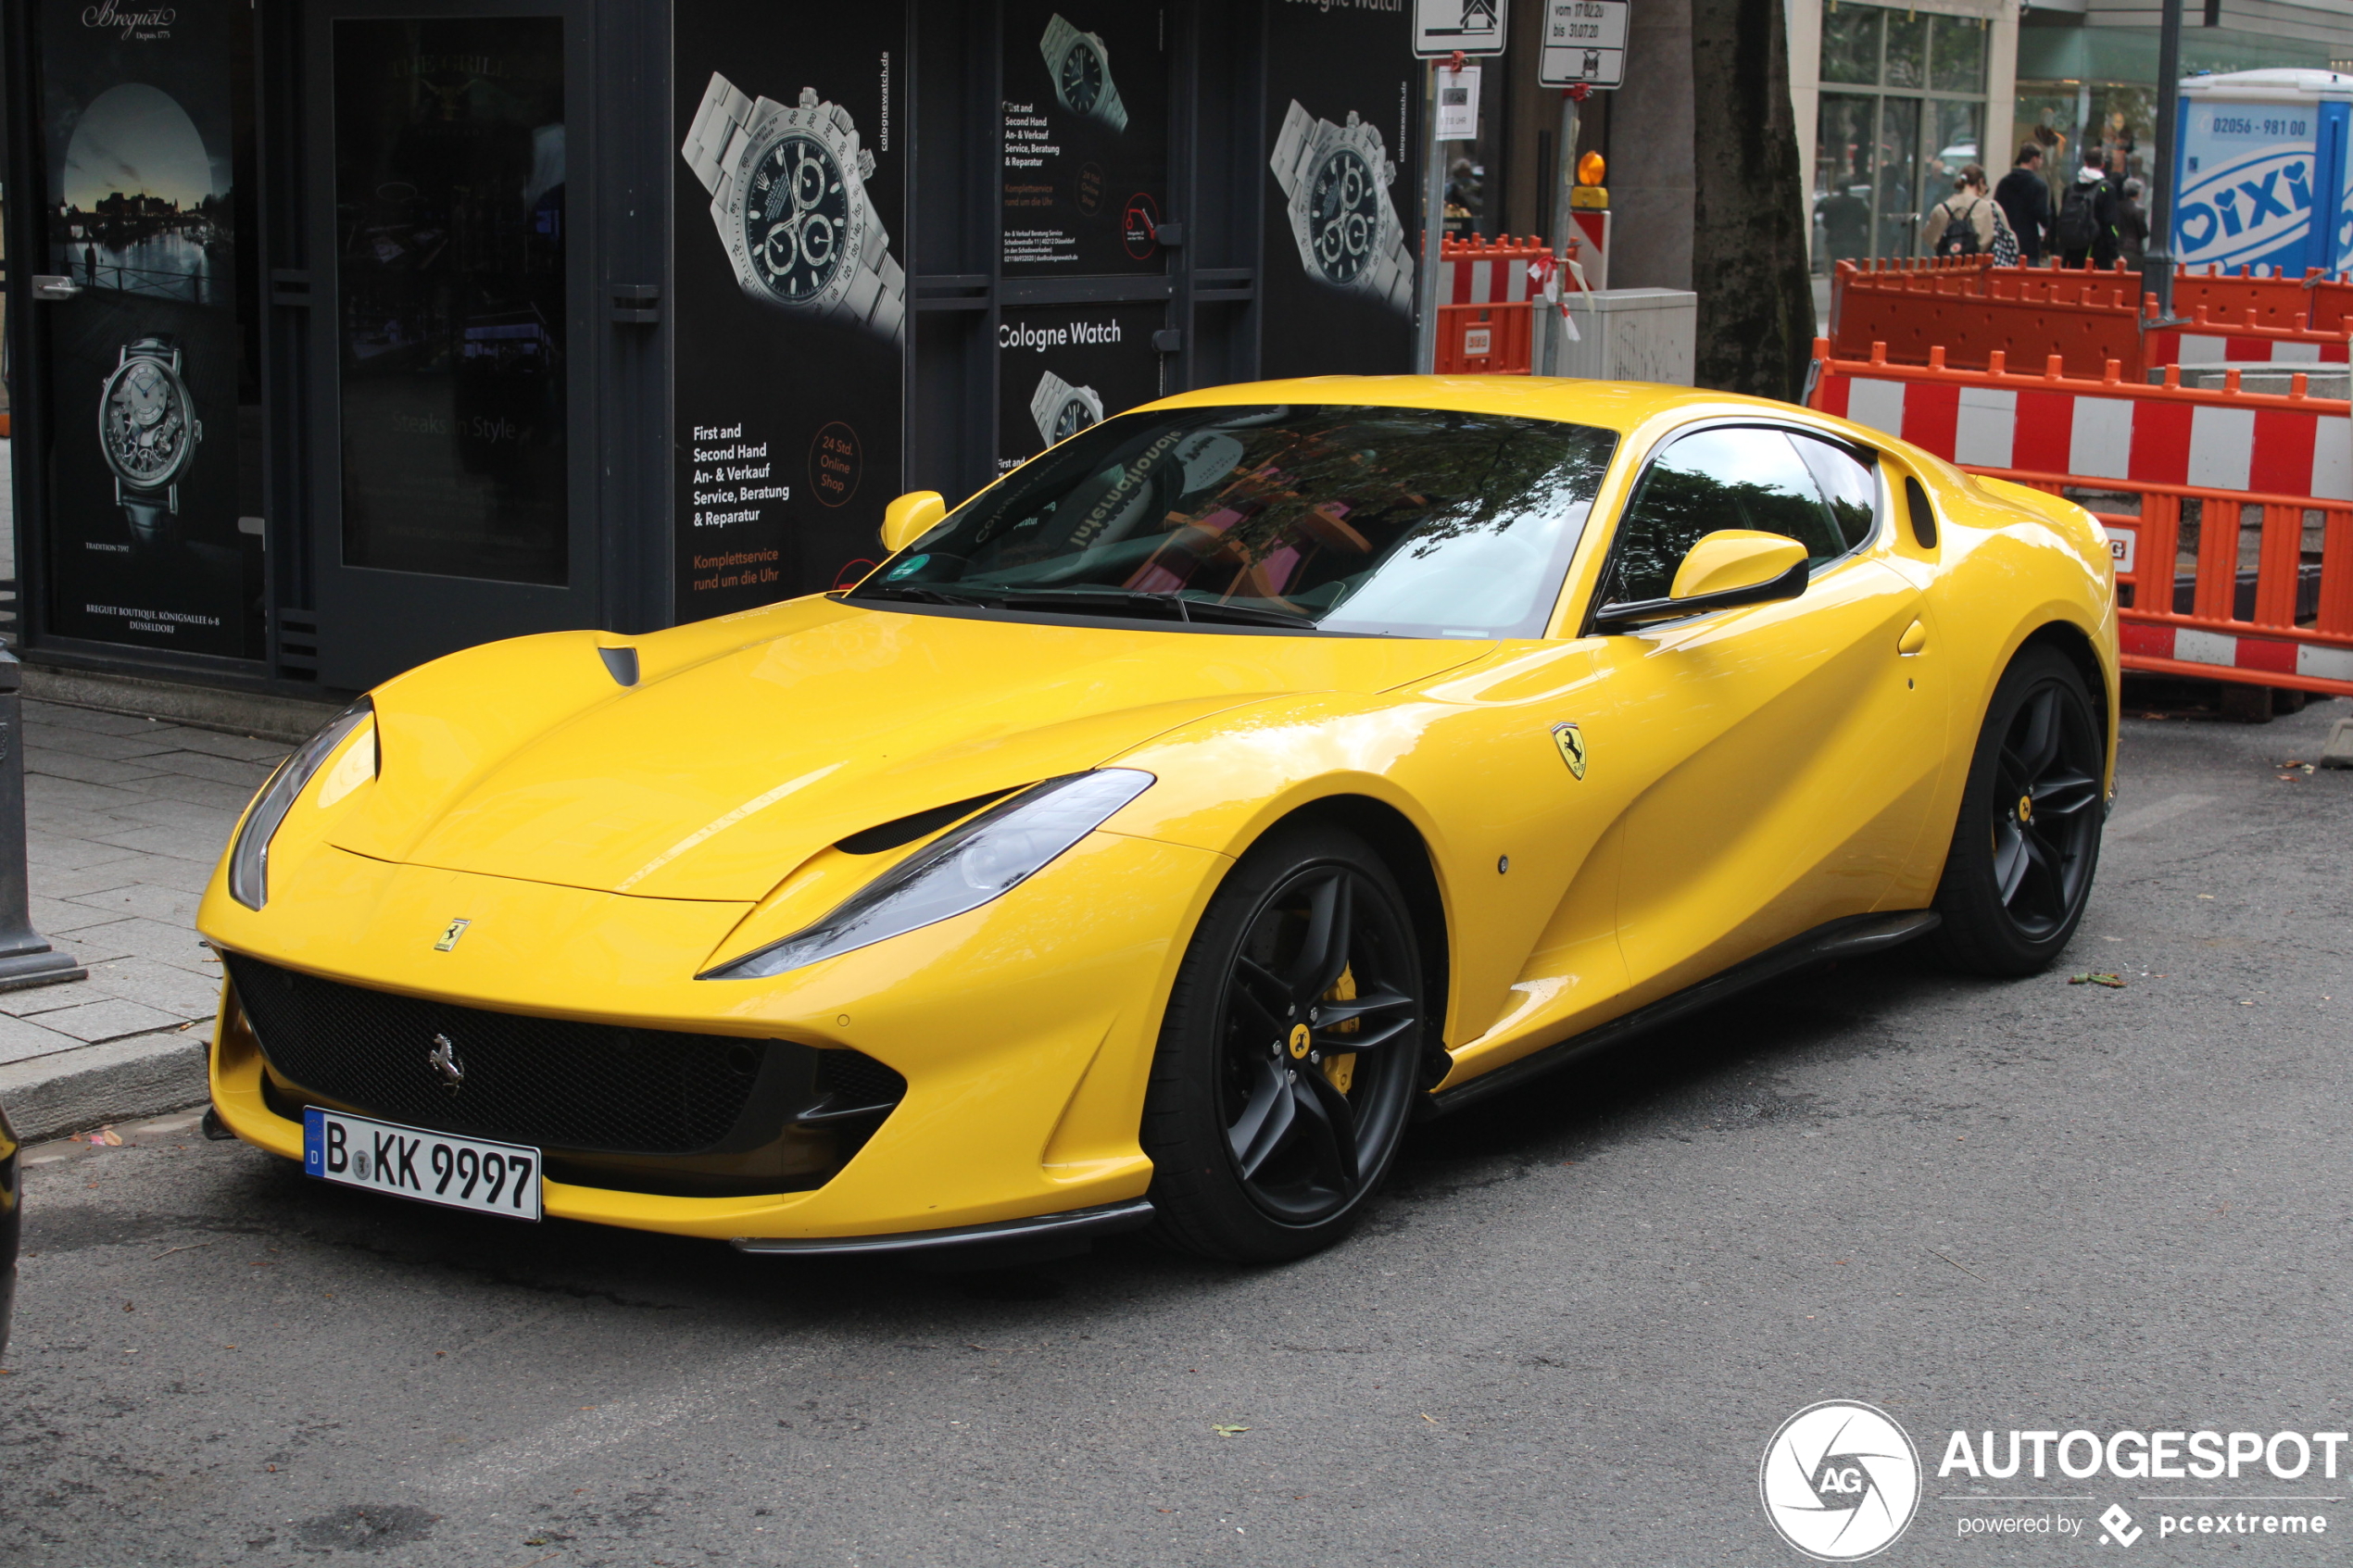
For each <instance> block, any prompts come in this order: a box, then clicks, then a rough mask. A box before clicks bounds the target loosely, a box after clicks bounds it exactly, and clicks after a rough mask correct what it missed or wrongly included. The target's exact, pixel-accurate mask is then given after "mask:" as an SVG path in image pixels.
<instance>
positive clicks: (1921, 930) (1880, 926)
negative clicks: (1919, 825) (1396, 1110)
mask: <svg viewBox="0 0 2353 1568" xmlns="http://www.w3.org/2000/svg"><path fill="white" fill-rule="evenodd" d="M1943 923H1944V916H1942V915H1940V914H1938V913H1936V911H1935V910H1933V909H1909V910H1905V911H1902V912H1900V913H1895V914H1870V915H1849V916H1847V917H1846V918H1844V919H1843V920H1834V921H1831V922H1827V923H1825V924H1822V925H1818V926H1816V927H1815V928H1814V929H1813V930H1811V931H1808V932H1806V933H1803V934H1802V935H1796V936H1793V937H1791V938H1790V939H1789V940H1788V941H1786V942H1783V943H1781V944H1780V946H1779V947H1768V948H1766V949H1765V951H1763V952H1761V953H1759V954H1757V955H1756V956H1755V958H1753V959H1744V960H1742V961H1741V962H1739V963H1737V964H1734V965H1733V966H1732V967H1731V968H1730V969H1728V970H1726V971H1724V972H1722V973H1721V974H1713V975H1710V976H1708V978H1706V979H1705V980H1703V981H1701V982H1700V983H1699V984H1698V985H1692V986H1689V987H1686V988H1685V989H1683V990H1680V991H1678V992H1676V993H1675V994H1674V995H1673V996H1671V997H1660V998H1659V999H1658V1000H1657V1001H1655V1002H1653V1003H1651V1004H1650V1005H1649V1006H1648V1007H1642V1008H1636V1009H1635V1010H1633V1011H1632V1012H1629V1013H1628V1014H1627V1015H1626V1016H1625V1017H1623V1018H1614V1019H1612V1020H1610V1021H1609V1022H1607V1023H1604V1024H1602V1025H1601V1026H1600V1027H1598V1028H1594V1029H1588V1030H1587V1031H1586V1032H1585V1033H1583V1034H1582V1035H1570V1036H1569V1037H1568V1038H1567V1039H1566V1040H1563V1041H1561V1042H1560V1043H1559V1044H1557V1045H1552V1046H1546V1047H1544V1048H1543V1049H1541V1050H1540V1051H1536V1052H1534V1053H1532V1054H1530V1055H1528V1056H1524V1057H1521V1058H1520V1059H1519V1060H1516V1061H1511V1062H1506V1063H1504V1065H1503V1066H1501V1067H1498V1068H1497V1069H1495V1070H1494V1071H1493V1072H1492V1073H1481V1074H1480V1075H1479V1076H1478V1077H1476V1078H1473V1079H1472V1080H1471V1081H1470V1082H1469V1083H1467V1084H1462V1085H1457V1086H1455V1087H1453V1088H1451V1089H1448V1090H1446V1091H1445V1092H1443V1093H1442V1094H1435V1095H1431V1096H1429V1097H1428V1098H1426V1099H1425V1100H1424V1101H1423V1102H1422V1104H1421V1107H1420V1116H1421V1119H1422V1120H1424V1121H1428V1119H1430V1118H1431V1117H1435V1116H1444V1115H1446V1114H1448V1113H1449V1112H1452V1111H1456V1110H1461V1109H1463V1107H1465V1106H1466V1105H1477V1104H1478V1103H1479V1102H1480V1101H1481V1100H1484V1099H1486V1098H1488V1097H1489V1096H1491V1095H1497V1094H1502V1093H1504V1092H1505V1091H1506V1090H1510V1089H1514V1088H1517V1087H1518V1086H1519V1085H1522V1084H1525V1083H1527V1082H1528V1081H1529V1080H1530V1079H1532V1078H1541V1077H1542V1076H1544V1074H1546V1073H1554V1072H1557V1071H1559V1070H1560V1069H1561V1068H1564V1067H1567V1066H1568V1065H1569V1064H1570V1063H1572V1062H1575V1061H1579V1060H1582V1059H1584V1058H1585V1057H1588V1056H1591V1055H1592V1054H1594V1053H1595V1052H1597V1051H1603V1050H1606V1049H1608V1048H1609V1047H1612V1046H1615V1045H1617V1044H1618V1043H1619V1042H1621V1041H1623V1040H1627V1039H1630V1038H1632V1037H1633V1036H1634V1035H1641V1034H1643V1033H1645V1032H1647V1031H1649V1030H1653V1029H1656V1028H1658V1027H1659V1026H1660V1025H1662V1024H1666V1023H1672V1022H1675V1020H1677V1019H1679V1018H1683V1017H1687V1016H1688V1015H1690V1014H1692V1013H1695V1012H1698V1011H1700V1010H1703V1009H1705V1008H1711V1007H1714V1006H1715V1005H1716V1004H1717V1003H1718V1002H1721V1001H1724V1000H1727V999H1728V998H1730V997H1736V996H1738V995H1740V993H1742V992H1743V991H1746V990H1749V989H1750V988H1752V987H1754V986H1757V985H1764V984H1765V983H1766V982H1767V981H1768V980H1778V979H1780V977H1781V976H1782V975H1784V974H1788V973H1791V972H1793V971H1796V970H1801V969H1806V968H1807V967H1809V966H1811V965H1814V964H1818V963H1828V962H1831V960H1837V959H1855V958H1861V957H1862V956H1863V955H1864V954H1866V953H1876V952H1881V951H1883V950H1884V949H1886V948H1889V947H1901V946H1902V945H1903V944H1905V943H1906V942H1909V941H1910V940H1912V938H1914V937H1915V936H1924V935H1927V934H1928V933H1930V932H1931V931H1933V930H1935V929H1936V928H1937V927H1938V926H1939V925H1941V924H1943Z"/></svg>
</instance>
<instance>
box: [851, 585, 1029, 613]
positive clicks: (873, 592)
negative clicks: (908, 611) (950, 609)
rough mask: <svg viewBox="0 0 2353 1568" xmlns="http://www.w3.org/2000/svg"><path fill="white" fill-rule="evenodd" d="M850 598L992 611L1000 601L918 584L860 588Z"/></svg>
mask: <svg viewBox="0 0 2353 1568" xmlns="http://www.w3.org/2000/svg"><path fill="white" fill-rule="evenodd" d="M851 597H852V598H860V599H865V598H875V599H912V600H914V601H915V602H916V603H918V604H927V605H961V606H963V608H967V609H994V608H997V606H998V604H999V603H1000V601H999V600H998V599H995V598H986V599H984V598H976V597H975V596H972V595H970V594H950V593H948V592H946V591H944V590H942V589H938V588H926V587H925V586H924V585H923V584H922V583H875V585H874V586H873V587H871V588H861V589H859V590H858V591H857V593H855V594H853V595H851Z"/></svg>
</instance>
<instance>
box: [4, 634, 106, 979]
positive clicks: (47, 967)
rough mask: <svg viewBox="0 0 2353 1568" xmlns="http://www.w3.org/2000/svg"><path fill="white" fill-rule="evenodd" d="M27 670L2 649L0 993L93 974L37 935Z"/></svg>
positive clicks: (88, 976)
mask: <svg viewBox="0 0 2353 1568" xmlns="http://www.w3.org/2000/svg"><path fill="white" fill-rule="evenodd" d="M23 685H24V667H23V666H22V665H20V664H19V663H18V662H17V656H16V655H15V654H12V653H10V652H9V651H8V650H7V649H6V648H0V991H21V990H24V989H25V988H26V987H28V986H31V985H56V984H57V982H59V981H61V980H87V979H89V978H90V972H89V971H88V970H86V969H84V968H82V966H81V965H80V964H78V963H76V962H75V961H74V960H73V956H72V955H71V954H70V953H60V952H58V951H57V950H56V949H55V948H53V947H50V946H49V942H48V939H47V938H46V937H44V936H43V935H41V934H40V933H39V932H37V931H35V930H33V929H32V915H31V911H30V909H29V908H28V907H27V904H26V897H27V893H28V890H27V888H26V885H25V869H24V698H23V697H22V696H20V695H19V692H20V689H21V688H22V686H23Z"/></svg>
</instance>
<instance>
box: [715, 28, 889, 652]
mask: <svg viewBox="0 0 2353 1568" xmlns="http://www.w3.org/2000/svg"><path fill="white" fill-rule="evenodd" d="M674 27H675V32H674V35H673V62H674V64H673V76H674V81H675V84H676V94H677V97H676V102H675V107H674V112H675V115H676V121H675V135H674V137H673V142H674V144H675V146H676V148H677V157H678V158H679V167H678V169H677V171H676V174H677V178H676V180H675V182H674V184H675V189H676V192H677V195H676V212H675V217H674V228H675V238H674V239H673V242H672V243H673V247H674V271H673V277H674V279H675V294H676V297H675V303H674V305H673V310H672V320H673V332H674V334H675V344H676V348H675V356H674V364H675V367H676V368H675V372H674V374H675V378H676V379H675V383H674V387H673V409H674V418H675V420H676V421H677V425H676V433H675V443H676V445H675V449H674V457H673V463H674V468H675V478H674V483H675V486H676V492H675V495H676V499H675V502H674V509H675V516H676V528H675V535H674V537H675V542H676V551H677V556H676V564H675V568H674V570H675V573H676V591H675V595H674V597H675V609H676V614H677V617H678V619H679V620H680V621H698V620H701V619H703V618H705V617H707V616H711V615H718V614H723V613H724V612H727V611H730V610H737V609H744V608H749V607H751V606H753V605H760V604H766V603H769V602H771V601H772V600H775V599H780V598H785V597H787V596H792V595H796V594H807V593H815V592H820V591H823V590H825V589H828V588H832V587H835V586H837V584H846V583H848V582H849V581H850V580H852V579H854V578H855V577H856V576H857V575H859V574H860V573H861V572H862V571H864V569H865V568H866V567H867V566H869V565H871V564H872V563H873V561H874V560H875V557H876V556H877V555H878V554H879V552H880V545H879V543H878V542H877V539H876V536H875V535H876V531H877V530H878V529H879V527H880V526H881V522H882V513H883V508H884V507H885V506H886V505H887V504H888V502H889V501H890V499H891V498H892V497H893V496H894V495H897V494H898V493H899V481H900V440H901V437H900V398H901V390H902V385H903V376H904V363H905V351H906V344H907V326H908V322H907V278H906V272H905V270H904V263H905V254H904V248H903V247H904V242H903V240H902V236H903V235H904V234H905V233H906V232H907V224H906V190H907V181H906V169H907V150H906V134H905V131H904V129H903V127H904V123H905V116H906V105H905V103H904V101H903V97H902V96H901V94H900V82H901V81H902V80H903V70H904V62H905V60H906V58H907V26H906V16H905V12H904V10H903V8H894V7H892V6H865V7H851V8H849V9H845V10H833V11H827V12H825V13H824V16H823V18H822V19H817V18H815V17H814V16H813V15H812V13H809V12H807V11H805V10H802V9H799V8H796V7H789V6H743V5H740V4H736V3H734V0H678V5H677V8H676V12H675V23H674Z"/></svg>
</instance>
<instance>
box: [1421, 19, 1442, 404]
mask: <svg viewBox="0 0 2353 1568" xmlns="http://www.w3.org/2000/svg"><path fill="white" fill-rule="evenodd" d="M1422 138H1423V140H1424V141H1426V142H1428V144H1429V167H1428V169H1427V170H1425V173H1424V178H1423V181H1422V184H1423V191H1422V207H1423V223H1422V264H1421V270H1419V271H1417V272H1416V273H1415V274H1414V316H1415V320H1416V321H1417V322H1418V323H1419V325H1420V328H1421V330H1420V332H1418V333H1417V334H1416V337H1415V340H1414V369H1415V370H1417V371H1419V372H1420V373H1421V374H1423V375H1429V374H1431V373H1432V372H1433V371H1434V370H1436V369H1437V368H1438V257H1439V250H1440V245H1441V241H1442V240H1443V239H1444V238H1445V235H1446V144H1445V143H1443V142H1441V141H1440V140H1439V139H1438V62H1437V61H1436V60H1432V61H1430V62H1429V86H1428V91H1427V92H1426V93H1425V94H1424V95H1423V98H1422Z"/></svg>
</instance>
